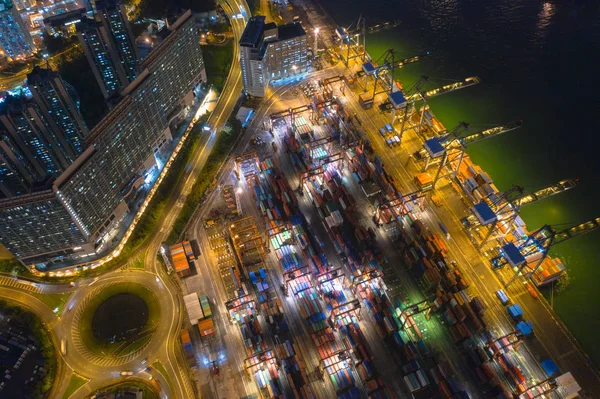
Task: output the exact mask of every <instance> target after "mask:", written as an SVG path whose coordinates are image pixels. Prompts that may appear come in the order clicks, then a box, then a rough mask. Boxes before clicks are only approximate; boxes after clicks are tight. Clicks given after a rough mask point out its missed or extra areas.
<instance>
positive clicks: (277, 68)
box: [240, 16, 308, 97]
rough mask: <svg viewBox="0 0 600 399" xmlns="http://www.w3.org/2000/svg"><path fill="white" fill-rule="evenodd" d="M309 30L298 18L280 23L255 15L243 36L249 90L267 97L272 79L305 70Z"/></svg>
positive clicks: (243, 64) (244, 72) (243, 62)
mask: <svg viewBox="0 0 600 399" xmlns="http://www.w3.org/2000/svg"><path fill="white" fill-rule="evenodd" d="M307 53H308V45H307V38H306V32H305V31H304V28H302V25H301V24H300V23H298V22H293V23H291V24H286V25H282V26H277V25H275V24H274V23H272V22H271V23H268V24H267V23H265V17H264V16H258V17H252V18H250V20H249V21H248V23H247V25H246V28H245V29H244V33H243V34H242V38H241V39H240V63H241V67H242V80H243V83H244V91H245V92H246V94H248V95H251V96H254V97H264V96H265V94H266V90H267V87H268V86H269V83H272V82H275V81H278V80H281V79H285V78H288V77H291V76H294V75H297V74H300V73H304V72H306V69H307V62H308V55H307Z"/></svg>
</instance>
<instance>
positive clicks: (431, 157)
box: [415, 121, 523, 188]
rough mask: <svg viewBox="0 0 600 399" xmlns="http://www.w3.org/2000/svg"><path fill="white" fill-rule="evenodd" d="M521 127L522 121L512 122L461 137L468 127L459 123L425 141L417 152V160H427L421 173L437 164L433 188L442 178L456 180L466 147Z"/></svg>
mask: <svg viewBox="0 0 600 399" xmlns="http://www.w3.org/2000/svg"><path fill="white" fill-rule="evenodd" d="M522 125H523V121H514V122H509V123H506V124H504V125H499V126H496V127H493V128H490V129H486V130H481V131H478V132H475V133H472V134H469V135H467V136H464V137H461V136H462V134H463V133H464V132H466V130H467V129H468V126H469V125H468V124H465V123H464V122H459V123H458V125H457V126H456V127H455V128H454V129H453V130H452V131H451V132H450V133H448V134H446V135H444V136H441V137H433V138H431V139H429V140H426V141H425V144H424V149H423V150H421V151H419V153H418V156H417V158H418V157H419V156H424V157H425V158H426V159H427V160H426V162H425V167H424V169H423V171H425V170H427V168H429V166H431V165H435V164H438V163H439V166H438V168H437V171H436V173H435V177H434V178H433V187H434V188H435V185H436V184H437V182H438V180H439V179H441V178H443V177H446V176H449V175H452V177H453V178H456V174H457V172H458V170H459V168H460V165H461V164H462V161H463V158H464V155H465V150H466V147H467V145H471V144H474V143H478V142H480V141H483V140H486V139H489V138H492V137H496V136H499V135H501V134H504V133H507V132H510V131H512V130H515V129H518V128H519V127H521V126H522ZM415 155H417V154H415ZM444 168H447V169H448V171H447V173H445V174H443V173H442V171H443V169H444Z"/></svg>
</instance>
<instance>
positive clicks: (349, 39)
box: [336, 15, 367, 68]
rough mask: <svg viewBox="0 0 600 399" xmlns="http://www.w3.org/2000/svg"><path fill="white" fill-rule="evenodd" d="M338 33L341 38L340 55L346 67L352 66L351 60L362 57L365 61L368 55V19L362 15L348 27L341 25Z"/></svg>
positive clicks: (337, 30)
mask: <svg viewBox="0 0 600 399" xmlns="http://www.w3.org/2000/svg"><path fill="white" fill-rule="evenodd" d="M336 34H337V36H338V38H339V39H340V57H342V61H344V65H346V68H348V67H349V66H350V60H353V59H355V58H360V59H361V60H362V61H363V62H364V60H365V57H366V47H367V46H366V21H365V18H364V17H363V16H362V15H360V16H359V17H358V20H357V21H356V22H354V23H352V24H351V25H350V26H348V27H347V28H342V27H339V28H337V29H336ZM344 45H346V49H345V50H346V56H345V57H344Z"/></svg>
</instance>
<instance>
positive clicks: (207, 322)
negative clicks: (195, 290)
mask: <svg viewBox="0 0 600 399" xmlns="http://www.w3.org/2000/svg"><path fill="white" fill-rule="evenodd" d="M200 306H201V308H202V315H203V318H202V319H201V320H199V321H198V330H199V331H200V335H201V336H202V337H207V336H209V335H212V334H214V333H215V324H214V323H213V319H212V316H213V314H212V310H211V309H210V303H209V302H208V297H207V296H206V295H200Z"/></svg>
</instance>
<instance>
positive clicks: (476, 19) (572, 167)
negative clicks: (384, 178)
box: [322, 0, 600, 364]
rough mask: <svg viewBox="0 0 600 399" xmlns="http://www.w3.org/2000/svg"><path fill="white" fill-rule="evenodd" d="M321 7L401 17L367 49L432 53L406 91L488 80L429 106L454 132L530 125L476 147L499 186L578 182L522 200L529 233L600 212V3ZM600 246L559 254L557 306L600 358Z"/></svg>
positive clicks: (563, 248) (596, 240)
mask: <svg viewBox="0 0 600 399" xmlns="http://www.w3.org/2000/svg"><path fill="white" fill-rule="evenodd" d="M322 3H323V5H324V6H325V7H327V8H328V10H329V11H330V14H331V15H333V16H335V18H337V20H338V23H340V24H342V25H344V26H347V25H349V24H350V23H351V22H353V20H354V19H356V18H357V17H358V15H359V14H363V15H364V16H366V18H367V25H373V24H375V23H377V22H382V21H386V20H397V19H399V20H401V21H402V23H401V25H400V26H398V27H397V28H395V29H393V30H387V31H382V32H379V33H375V34H372V35H369V36H368V37H367V49H368V51H369V53H370V54H371V55H372V56H373V57H374V58H375V59H377V57H379V55H381V54H382V53H383V52H385V50H386V49H388V48H394V49H395V50H396V54H398V57H399V58H404V57H409V56H412V55H415V54H418V53H420V52H422V51H423V50H427V51H430V52H431V56H430V57H429V58H428V59H426V60H423V61H422V62H419V63H417V64H413V65H409V66H408V67H406V68H404V69H403V70H402V71H400V72H399V73H398V77H399V78H400V79H401V80H402V82H403V84H404V86H405V87H407V86H410V84H411V83H412V82H414V81H415V80H416V79H417V78H418V76H419V75H422V74H424V75H427V76H429V77H431V78H432V79H433V80H435V79H438V81H439V83H442V84H443V83H444V82H443V81H442V80H441V79H462V78H465V77H467V76H472V75H477V76H480V77H481V78H482V83H481V84H480V85H478V86H475V87H473V88H469V89H465V90H460V91H457V92H455V93H452V94H449V95H446V96H442V97H439V98H436V99H433V100H431V101H430V102H429V103H430V105H431V107H432V109H433V111H434V112H435V114H436V115H437V116H438V118H439V119H440V120H441V121H442V123H444V125H445V126H446V127H447V128H449V129H451V128H452V127H454V126H455V125H456V123H457V122H458V121H466V122H469V123H471V126H472V128H473V129H477V128H478V127H479V128H483V127H484V126H483V125H490V124H499V123H503V122H508V121H512V120H518V119H523V120H524V121H525V125H524V127H522V128H521V129H519V130H516V131H514V132H510V133H507V134H505V135H502V136H500V137H497V138H494V139H491V140H488V141H484V142H482V143H478V144H475V145H473V146H472V147H470V148H469V150H468V152H469V154H470V155H471V157H472V159H473V161H474V162H475V163H477V164H479V165H481V166H482V167H483V168H484V169H485V170H486V171H488V173H489V174H490V175H491V177H492V178H493V179H494V181H495V183H496V185H497V186H498V188H499V189H501V190H502V189H507V188H509V187H510V186H511V185H512V184H519V185H522V186H525V188H526V189H529V190H534V189H538V188H541V187H544V186H546V185H550V184H553V183H555V182H557V181H559V180H561V179H564V178H571V177H578V178H580V179H581V185H580V187H578V188H577V189H576V190H572V191H570V192H567V193H565V194H562V195H560V196H556V197H552V198H550V199H547V200H544V201H541V202H539V203H536V204H532V205H529V206H527V207H524V208H523V209H522V212H521V215H522V216H523V218H524V219H525V221H526V222H527V225H528V227H529V229H530V230H532V229H534V228H537V227H539V226H541V225H543V224H545V223H548V224H560V223H573V222H582V221H585V220H588V219H590V218H593V217H597V216H600V211H599V209H598V207H597V202H598V198H599V196H600V189H599V188H598V185H599V184H600V179H599V178H598V176H599V175H600V162H599V159H600V155H599V154H598V152H599V151H598V149H599V148H600V139H599V137H600V129H599V123H598V122H597V117H598V111H600V102H599V100H598V93H599V92H600V81H599V80H598V77H597V74H598V67H599V66H600V10H599V8H598V6H597V5H596V4H591V3H589V4H587V3H581V4H577V3H572V2H571V3H570V4H568V5H566V4H558V3H553V2H544V1H540V0H524V1H514V0H499V1H495V2H477V1H456V0H450V1H444V2H441V1H437V0H406V1H402V2H400V1H391V0H372V1H370V2H369V3H368V7H367V5H366V3H365V2H363V1H359V0H344V1H340V0H322ZM491 3H493V4H491ZM477 125H479V126H477ZM473 131H475V130H473ZM599 244H600V232H594V233H590V234H589V235H586V236H583V237H580V238H576V239H573V240H570V241H567V242H565V243H563V244H561V245H560V246H557V247H556V248H555V249H554V250H553V251H552V255H553V256H558V257H560V258H561V259H562V260H563V261H564V262H565V264H566V265H567V267H568V270H569V276H570V280H571V283H570V286H569V288H568V289H567V290H566V291H565V292H563V293H560V294H559V295H554V300H553V303H554V308H555V309H556V311H557V312H558V314H559V315H560V316H561V318H562V319H563V321H564V322H565V323H566V324H567V326H568V327H569V328H570V329H571V331H572V332H573V334H574V335H575V336H576V337H577V339H578V340H579V341H580V343H581V344H582V345H583V346H584V348H585V349H586V350H587V352H588V353H589V355H590V356H591V357H592V358H593V359H594V360H595V362H596V363H597V364H600V345H596V334H597V333H596V331H598V330H600V312H599V311H598V308H597V306H598V305H599V304H600V287H598V283H599V282H600V278H599V277H600V272H599V270H600V268H599V267H598V263H599V262H598V260H599V259H600V245H599ZM546 294H548V298H550V297H551V295H550V293H549V292H546Z"/></svg>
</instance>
